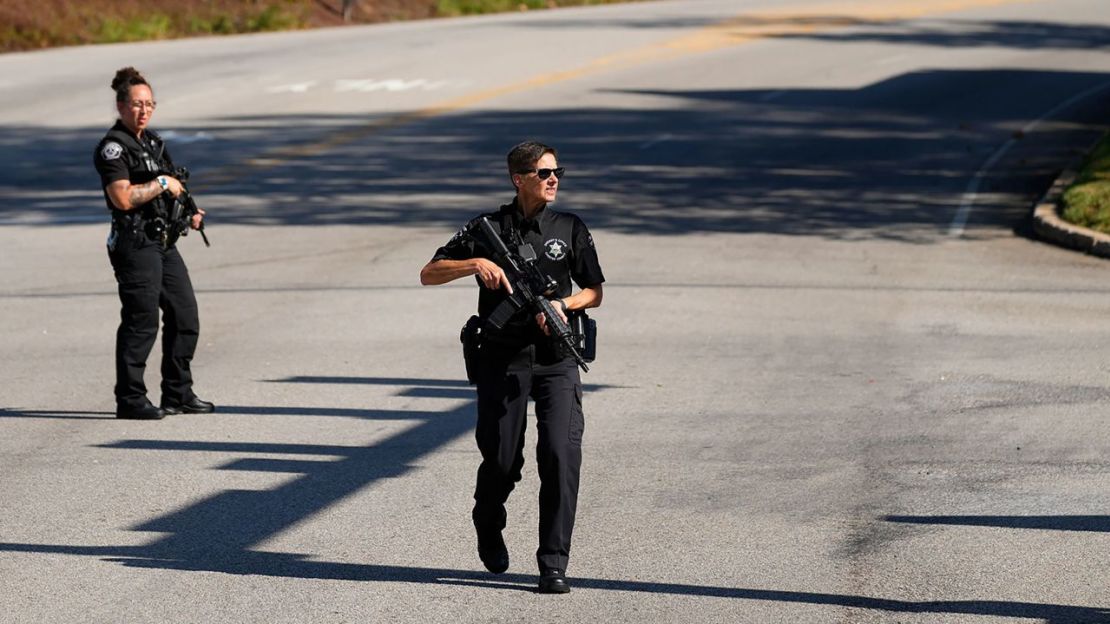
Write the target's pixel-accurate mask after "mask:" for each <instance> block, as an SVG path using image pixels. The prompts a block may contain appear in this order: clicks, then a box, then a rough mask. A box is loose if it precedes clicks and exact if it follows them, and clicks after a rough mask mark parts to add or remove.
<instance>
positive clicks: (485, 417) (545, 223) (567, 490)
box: [420, 142, 605, 594]
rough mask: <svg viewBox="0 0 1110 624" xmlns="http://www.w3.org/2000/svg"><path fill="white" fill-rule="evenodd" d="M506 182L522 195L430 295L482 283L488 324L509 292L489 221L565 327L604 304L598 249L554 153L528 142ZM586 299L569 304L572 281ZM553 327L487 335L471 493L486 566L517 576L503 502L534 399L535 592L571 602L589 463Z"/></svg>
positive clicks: (461, 238) (440, 261)
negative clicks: (531, 263)
mask: <svg viewBox="0 0 1110 624" xmlns="http://www.w3.org/2000/svg"><path fill="white" fill-rule="evenodd" d="M508 165H509V178H510V179H511V180H512V183H513V186H514V187H515V188H516V197H515V198H514V199H513V201H512V203H510V204H507V205H504V206H501V209H500V210H499V211H498V212H494V213H488V214H485V215H481V217H479V218H477V219H474V220H473V221H471V222H470V223H469V224H467V226H466V227H464V228H463V229H462V230H460V231H459V232H458V233H457V234H455V236H454V238H452V239H451V241H450V242H448V243H447V244H446V245H445V246H443V247H440V248H439V249H438V250H437V251H436V253H435V255H434V256H433V257H432V260H431V261H430V262H429V263H428V264H427V265H425V266H424V268H423V269H422V270H421V271H420V282H421V283H422V284H425V285H436V284H444V283H447V282H450V281H452V280H456V279H458V278H460V277H467V276H470V275H474V276H476V279H477V281H478V283H479V285H480V286H482V287H483V288H481V290H480V291H479V295H478V317H479V319H481V320H485V319H487V318H488V317H489V315H490V314H491V313H492V312H493V311H494V309H496V308H497V307H498V305H499V304H500V303H501V302H502V301H504V299H505V297H506V295H507V294H509V293H511V285H510V283H509V280H508V279H507V277H506V274H505V272H504V270H503V269H502V268H501V267H500V266H498V265H497V264H496V263H495V262H493V261H492V260H490V258H492V257H496V256H495V255H493V254H492V253H491V252H490V250H488V249H486V248H485V247H484V246H483V245H482V244H481V243H480V242H479V241H480V240H482V239H481V238H480V237H479V236H477V235H476V232H475V231H474V228H475V227H477V223H478V219H480V218H482V217H485V218H487V219H488V220H489V221H490V223H491V224H492V225H493V226H494V228H495V229H497V230H498V232H499V234H500V236H501V238H502V240H503V241H504V242H505V243H506V245H507V246H508V248H509V249H518V248H520V247H521V246H527V245H530V246H531V247H532V248H533V249H534V250H535V251H536V252H538V253H537V260H536V261H537V263H538V265H539V267H540V268H541V269H542V270H543V271H544V272H546V273H547V274H548V275H550V276H551V277H552V278H553V279H554V280H555V281H556V282H557V283H558V289H557V292H556V293H555V295H554V296H553V297H552V301H553V303H554V304H555V305H554V306H553V307H554V309H555V311H556V313H558V314H560V316H563V321H564V322H565V321H566V314H568V313H570V314H574V313H576V311H581V310H585V309H586V308H593V307H596V306H598V305H600V304H601V296H602V283H603V282H604V281H605V277H604V276H603V275H602V272H601V266H600V264H599V262H598V258H597V252H596V250H595V249H594V243H593V238H592V237H591V236H590V232H589V230H588V229H587V228H586V225H585V224H584V223H583V222H582V220H581V219H579V218H578V217H577V216H576V215H574V214H571V213H567V212H557V211H555V210H553V209H551V207H550V206H549V204H551V202H553V201H555V196H556V194H557V193H558V190H559V179H560V178H562V177H563V173H564V168H563V167H560V166H559V164H558V162H557V154H556V151H555V149H554V148H552V147H549V146H547V145H543V144H541V143H536V142H525V143H521V144H519V145H517V146H515V147H514V148H513V149H512V151H510V152H509V155H508ZM572 280H573V282H574V283H575V284H577V285H578V287H579V289H580V290H579V291H578V292H576V293H573V294H572V285H571V281H572ZM547 333H548V328H547V327H546V319H545V318H544V317H543V315H542V314H539V315H536V316H535V317H533V316H532V314H531V313H530V312H529V311H527V310H526V309H521V310H520V311H518V312H517V313H516V315H515V316H513V317H512V318H511V319H510V320H509V322H507V323H505V324H504V326H503V328H502V329H500V330H498V329H496V328H495V327H493V326H491V325H489V324H487V325H486V326H485V327H484V328H483V329H482V331H481V334H480V335H481V346H480V348H479V350H478V358H477V360H478V361H477V362H476V368H477V371H476V373H475V379H474V381H475V382H476V385H477V394H478V422H477V427H476V432H475V433H476V438H477V442H478V449H479V450H480V451H481V454H482V463H481V465H480V466H479V468H478V478H477V486H476V487H475V491H474V509H473V513H472V518H473V521H474V527H475V529H476V531H477V534H478V556H479V558H481V560H482V563H483V564H485V566H486V568H487V569H488V570H489V571H490V572H493V573H495V574H497V573H501V572H504V571H505V570H506V569H508V567H509V553H508V550H507V549H506V547H505V542H504V540H503V539H502V536H501V531H502V529H504V527H505V521H506V513H505V501H506V500H507V499H508V497H509V493H510V492H512V490H513V488H514V487H515V485H516V483H517V482H518V481H520V478H521V469H522V468H523V466H524V448H523V447H524V430H525V414H526V411H527V403H528V397H529V396H530V397H532V399H533V400H534V401H535V404H536V419H537V427H538V445H537V449H536V460H537V465H538V469H539V475H540V495H539V496H540V519H539V548H538V549H537V551H536V560H537V563H538V564H539V569H540V581H539V591H540V592H542V593H560V594H561V593H566V592H569V591H570V586H569V585H568V584H567V581H566V575H565V571H566V568H567V562H568V559H569V555H570V543H571V532H572V531H573V529H574V517H575V509H576V505H577V500H578V477H579V468H580V466H581V463H582V434H583V430H584V427H585V421H584V418H583V414H582V382H581V379H580V377H579V372H578V368H577V366H576V364H575V361H574V360H573V359H571V358H570V357H569V356H567V355H566V354H565V353H563V352H562V351H561V350H560V349H559V348H558V347H556V346H555V344H553V342H552V341H551V340H550V339H549V338H548V336H547Z"/></svg>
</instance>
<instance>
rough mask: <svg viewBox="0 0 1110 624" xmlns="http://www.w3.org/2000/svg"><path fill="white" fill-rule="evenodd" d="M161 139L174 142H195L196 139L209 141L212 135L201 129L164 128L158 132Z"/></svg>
mask: <svg viewBox="0 0 1110 624" xmlns="http://www.w3.org/2000/svg"><path fill="white" fill-rule="evenodd" d="M160 134H161V136H162V138H163V139H166V140H169V141H173V142H174V143H178V144H184V143H196V142H197V141H211V140H212V139H213V138H214V137H213V136H212V135H211V134H208V133H207V132H205V131H203V130H201V131H200V132H175V131H173V130H166V131H165V132H162V133H160Z"/></svg>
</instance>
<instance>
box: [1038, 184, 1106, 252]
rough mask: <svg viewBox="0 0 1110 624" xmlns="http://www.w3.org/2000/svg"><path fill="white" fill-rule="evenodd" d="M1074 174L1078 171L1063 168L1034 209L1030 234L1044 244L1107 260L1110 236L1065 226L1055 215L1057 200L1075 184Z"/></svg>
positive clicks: (1069, 225) (1066, 223)
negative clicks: (1031, 232)
mask: <svg viewBox="0 0 1110 624" xmlns="http://www.w3.org/2000/svg"><path fill="white" fill-rule="evenodd" d="M1077 175H1079V171H1078V170H1077V169H1075V168H1069V169H1066V170H1065V171H1064V172H1063V173H1061V174H1060V176H1059V177H1057V178H1056V181H1055V182H1053V183H1052V186H1051V187H1050V188H1049V189H1048V192H1047V193H1045V195H1044V197H1042V198H1041V200H1040V201H1039V202H1037V204H1036V205H1034V206H1033V231H1034V232H1036V234H1037V237H1038V238H1040V239H1041V240H1044V241H1046V242H1049V243H1052V244H1055V245H1059V246H1061V247H1067V248H1068V249H1076V250H1078V251H1083V252H1086V253H1089V254H1091V255H1094V256H1099V257H1102V258H1110V236H1108V235H1106V234H1103V233H1102V232H1096V231H1095V230H1091V229H1088V228H1085V227H1080V226H1078V225H1075V224H1074V223H1068V222H1067V221H1064V220H1063V219H1061V218H1060V215H1059V214H1058V213H1057V212H1056V207H1057V205H1059V203H1060V197H1061V196H1062V195H1063V194H1064V191H1065V190H1066V189H1067V188H1068V185H1070V184H1071V183H1072V182H1073V181H1075V178H1076V176H1077Z"/></svg>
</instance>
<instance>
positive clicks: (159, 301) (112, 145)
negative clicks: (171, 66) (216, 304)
mask: <svg viewBox="0 0 1110 624" xmlns="http://www.w3.org/2000/svg"><path fill="white" fill-rule="evenodd" d="M112 89H113V90H114V91H115V93H116V109H117V110H118V111H119V120H118V121H117V122H116V124H115V125H114V126H113V127H112V129H111V130H109V131H108V134H107V135H105V136H104V138H103V139H101V141H100V143H99V144H97V146H96V152H95V153H94V156H93V161H94V163H95V165H96V171H97V173H99V174H100V181H101V186H102V187H103V189H104V199H105V201H106V202H107V204H108V209H109V210H110V211H111V213H112V229H111V232H110V234H109V235H108V258H109V259H110V260H111V263H112V268H113V270H114V271H115V277H116V282H117V283H118V285H119V298H120V303H121V304H122V310H121V311H120V324H119V329H118V330H117V332H116V386H115V395H116V417H117V418H129V419H137V420H158V419H160V418H163V417H164V416H165V415H166V414H179V413H182V412H189V413H206V412H211V411H213V410H214V409H215V407H214V406H213V405H212V403H209V402H207V401H202V400H201V399H199V398H198V397H197V395H196V394H194V393H193V376H192V371H191V369H190V364H191V362H192V359H193V353H194V351H196V346H197V337H198V335H199V333H200V320H199V318H198V315H197V301H196V296H195V295H194V294H193V286H192V284H191V283H190V281H189V272H188V270H187V269H186V268H185V261H184V260H182V258H181V255H180V254H179V253H178V251H177V248H176V246H175V242H176V239H177V236H178V234H179V232H181V231H187V230H184V228H183V227H179V226H180V225H185V224H175V223H170V222H169V221H168V220H169V218H170V214H171V209H172V206H173V203H174V198H176V197H178V196H179V195H180V194H181V193H182V191H183V186H182V183H181V181H180V180H178V179H176V178H174V177H173V176H171V175H168V174H167V173H166V172H169V171H172V170H173V160H172V159H171V158H170V153H169V150H167V149H166V146H165V144H164V143H163V142H162V139H161V138H160V137H159V136H158V135H157V134H155V133H154V132H153V131H152V130H149V129H148V128H147V125H148V124H149V123H150V118H151V116H152V115H153V114H154V109H155V101H154V93H153V91H152V89H151V87H150V84H149V83H148V82H147V81H146V79H145V78H143V76H142V75H141V74H140V73H139V72H138V71H137V70H136V69H135V68H133V67H125V68H123V69H121V70H119V71H118V72H116V76H115V78H114V79H113V80H112ZM203 215H204V211H202V210H201V211H198V214H196V215H194V216H193V217H192V218H191V219H189V221H190V222H189V223H188V224H187V226H188V227H192V228H194V229H197V228H200V227H201V220H202V218H203ZM159 308H161V310H162V320H163V326H162V371H161V372H162V397H161V408H158V407H155V406H154V405H153V404H152V403H151V402H150V400H149V399H148V398H147V392H146V385H145V384H144V382H143V372H144V370H145V369H146V360H147V357H148V356H149V355H150V351H151V349H152V348H153V346H154V341H155V338H156V337H157V335H158V310H159Z"/></svg>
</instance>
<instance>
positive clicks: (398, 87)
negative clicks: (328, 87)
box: [334, 78, 448, 93]
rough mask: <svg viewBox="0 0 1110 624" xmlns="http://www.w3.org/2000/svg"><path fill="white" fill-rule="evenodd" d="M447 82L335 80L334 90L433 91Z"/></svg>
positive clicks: (418, 79)
mask: <svg viewBox="0 0 1110 624" xmlns="http://www.w3.org/2000/svg"><path fill="white" fill-rule="evenodd" d="M447 84H448V82H447V81H446V80H425V79H423V78H417V79H415V80H402V79H399V78H389V79H386V80H374V79H357V80H336V81H335V86H334V90H335V91H336V92H338V93H345V92H350V91H358V92H360V93H372V92H374V91H390V92H398V91H412V90H414V89H423V90H424V91H434V90H436V89H440V88H443V87H445V86H446V85H447Z"/></svg>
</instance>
